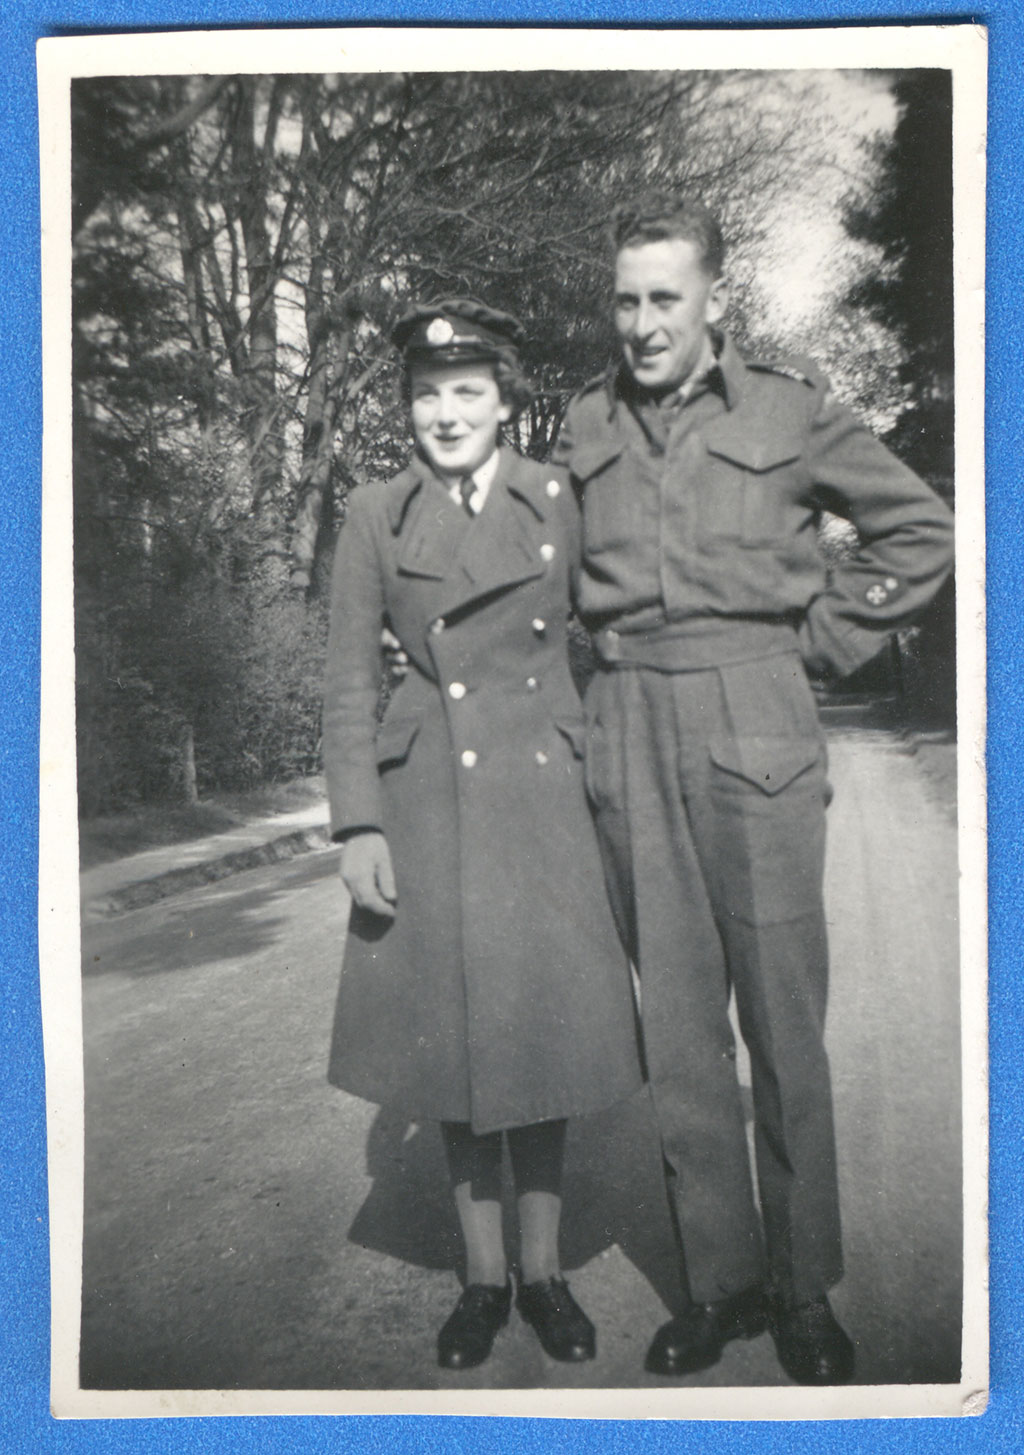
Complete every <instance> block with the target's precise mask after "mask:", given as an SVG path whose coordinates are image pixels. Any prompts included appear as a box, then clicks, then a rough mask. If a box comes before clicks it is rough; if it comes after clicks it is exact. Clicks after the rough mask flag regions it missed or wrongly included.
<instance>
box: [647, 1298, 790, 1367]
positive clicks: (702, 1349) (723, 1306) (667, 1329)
mask: <svg viewBox="0 0 1024 1455" xmlns="http://www.w3.org/2000/svg"><path fill="white" fill-rule="evenodd" d="M767 1327H768V1300H767V1299H766V1298H765V1295H764V1291H763V1290H762V1289H761V1288H748V1289H745V1290H744V1291H743V1293H733V1294H730V1295H729V1297H728V1298H720V1299H716V1300H715V1302H714V1303H693V1304H690V1306H689V1308H687V1309H684V1311H683V1312H682V1313H681V1314H679V1315H678V1316H677V1317H676V1318H674V1319H669V1321H668V1323H667V1324H662V1326H661V1328H660V1329H659V1330H658V1332H657V1333H656V1334H655V1336H654V1340H653V1342H652V1344H651V1347H650V1348H649V1349H648V1351H647V1359H646V1360H645V1362H644V1368H645V1369H646V1370H647V1372H648V1374H696V1373H697V1372H698V1370H700V1369H710V1368H711V1366H712V1364H717V1363H718V1361H719V1359H721V1357H722V1350H723V1349H724V1348H725V1346H726V1344H727V1343H728V1342H729V1340H730V1339H753V1338H754V1336H755V1335H756V1334H760V1333H761V1332H762V1331H763V1330H764V1329H766V1328H767Z"/></svg>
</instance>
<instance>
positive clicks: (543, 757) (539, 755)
mask: <svg viewBox="0 0 1024 1455" xmlns="http://www.w3.org/2000/svg"><path fill="white" fill-rule="evenodd" d="M533 757H534V761H535V762H536V763H537V764H538V766H539V767H541V768H543V767H544V764H545V763H546V762H547V760H548V755H547V753H545V751H544V749H543V748H538V749H537V751H536V752H535V753H534V755H533Z"/></svg>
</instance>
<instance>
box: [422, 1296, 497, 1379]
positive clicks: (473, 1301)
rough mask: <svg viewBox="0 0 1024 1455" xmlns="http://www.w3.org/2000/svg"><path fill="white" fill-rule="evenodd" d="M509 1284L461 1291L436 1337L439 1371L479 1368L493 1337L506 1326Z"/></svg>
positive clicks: (489, 1349)
mask: <svg viewBox="0 0 1024 1455" xmlns="http://www.w3.org/2000/svg"><path fill="white" fill-rule="evenodd" d="M511 1307H512V1283H511V1280H510V1281H509V1282H507V1283H505V1284H504V1285H503V1286H502V1285H494V1284H490V1283H470V1284H469V1285H468V1286H467V1287H466V1288H464V1289H463V1291H462V1297H461V1298H460V1299H459V1301H458V1303H457V1304H456V1305H455V1307H454V1309H453V1310H452V1312H451V1315H450V1316H449V1318H448V1320H447V1322H446V1323H445V1324H444V1326H443V1328H442V1329H441V1332H440V1333H439V1334H438V1336H437V1362H438V1364H440V1366H441V1368H442V1369H472V1368H474V1367H475V1366H476V1365H477V1364H482V1363H483V1362H484V1360H485V1359H486V1358H487V1356H488V1354H489V1353H490V1352H491V1349H492V1347H493V1345H494V1337H495V1335H496V1334H497V1332H498V1330H499V1329H500V1328H503V1327H504V1326H505V1324H507V1323H508V1314H509V1309H510V1308H511Z"/></svg>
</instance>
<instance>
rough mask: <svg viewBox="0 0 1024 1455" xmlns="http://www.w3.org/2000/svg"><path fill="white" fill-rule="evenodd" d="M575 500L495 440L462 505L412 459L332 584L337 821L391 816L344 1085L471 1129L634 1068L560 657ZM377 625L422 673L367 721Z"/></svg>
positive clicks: (356, 970) (349, 987)
mask: <svg viewBox="0 0 1024 1455" xmlns="http://www.w3.org/2000/svg"><path fill="white" fill-rule="evenodd" d="M578 558H579V515H578V511H577V509H576V505H575V502H574V500H573V498H572V494H571V492H570V490H569V488H568V483H567V480H566V477H565V475H564V473H562V472H560V471H557V470H552V469H551V467H550V466H541V465H538V464H536V463H535V462H533V461H530V460H524V459H521V458H520V457H519V456H517V455H514V454H513V453H512V452H511V451H509V450H501V451H500V457H499V464H498V470H497V474H496V476H495V477H494V479H493V481H492V482H491V484H490V490H489V494H488V496H487V502H486V505H485V506H484V508H483V510H482V511H481V513H480V514H479V515H478V516H477V517H476V518H475V519H473V520H470V519H469V518H468V517H467V515H466V513H465V511H464V510H463V509H462V508H461V506H460V505H458V504H456V503H455V502H454V501H453V499H452V498H451V496H450V495H449V492H448V490H447V489H446V488H445V486H444V485H443V484H442V483H441V482H440V480H439V479H438V478H437V477H436V476H435V475H434V474H433V473H432V471H431V470H430V468H429V467H428V466H427V465H426V464H425V463H424V462H423V461H422V460H420V459H419V458H415V459H414V460H413V462H412V463H411V465H410V466H409V467H408V469H406V470H403V471H402V472H401V473H400V474H399V475H398V476H396V477H395V478H394V479H392V480H389V481H386V482H384V483H382V484H379V485H375V486H370V487H366V488H364V489H362V490H360V491H359V492H358V493H357V494H356V495H355V496H354V497H353V499H352V502H351V507H350V511H349V516H348V519H347V520H346V522H345V526H344V528H343V530H342V532H341V536H340V538H339V543H338V552H337V557H336V561H335V566H334V575H333V582H332V605H331V623H332V625H331V633H330V639H329V642H328V650H327V678H326V688H325V698H324V766H325V772H326V776H327V786H328V791H329V796H330V802H331V821H332V828H333V831H334V834H335V835H336V836H338V837H341V836H343V835H345V834H346V833H347V832H351V831H353V830H356V829H366V828H371V829H379V830H382V831H383V832H384V834H385V835H386V838H387V842H388V845H389V847H390V851H391V856H392V860H393V863H394V870H395V880H396V884H397V890H398V898H397V904H396V906H395V917H394V920H393V921H388V920H381V919H378V918H376V917H375V916H373V915H371V914H367V913H363V912H360V911H358V910H354V911H353V914H352V919H351V923H350V927H349V936H348V941H347V944H346V947H345V962H344V968H343V973H342V983H341V989H340V992H339V998H338V1006H337V1015H336V1021H335V1028H334V1038H333V1046H332V1054H331V1067H330V1076H331V1079H332V1081H333V1082H334V1083H335V1084H336V1085H338V1086H341V1087H342V1088H344V1089H345V1090H347V1091H351V1092H355V1093H356V1094H357V1095H360V1096H364V1097H366V1098H367V1099H369V1100H371V1101H378V1102H385V1103H387V1104H388V1105H390V1106H393V1107H395V1108H397V1109H398V1110H400V1111H403V1112H404V1113H406V1114H407V1115H408V1116H409V1117H410V1118H412V1119H421V1118H436V1119H438V1120H441V1121H449V1122H451V1121H455V1122H469V1123H471V1124H472V1127H473V1129H474V1131H476V1132H480V1133H483V1132H489V1131H493V1130H497V1129H499V1128H505V1127H516V1126H526V1125H530V1124H532V1123H535V1122H539V1121H546V1120H551V1119H556V1118H560V1117H566V1116H571V1115H575V1114H577V1113H581V1112H589V1111H594V1110H596V1109H598V1108H599V1107H604V1106H608V1105H610V1104H611V1103H612V1102H615V1101H616V1100H618V1099H620V1098H622V1097H624V1096H628V1095H629V1094H630V1093H631V1092H632V1091H634V1090H635V1089H636V1088H637V1087H638V1086H639V1085H640V1068H639V1060H638V1050H637V1037H636V1027H635V1017H634V1011H633V1001H632V988H631V984H630V977H629V967H628V964H627V961H626V957H625V955H624V954H623V951H622V948H621V946H620V945H619V942H618V937H617V936H616V933H615V926H614V923H613V921H612V916H611V911H610V910H609V907H608V902H607V898H606V896H605V892H604V884H603V878H602V873H601V860H600V856H599V851H598V846H597V842H596V838H595V835H594V828H593V824H592V822H591V818H590V813H589V811H588V808H587V800H586V796H585V792H584V786H583V763H582V758H583V748H584V738H585V720H584V715H583V707H582V704H581V702H580V699H579V694H578V693H577V691H576V688H575V686H574V685H573V681H572V678H571V676H570V673H569V662H568V652H567V640H566V633H567V622H568V612H569V598H570V577H571V574H572V572H573V570H574V566H575V562H576V561H577V560H578ZM384 622H387V623H388V624H389V625H390V627H391V628H392V629H393V630H394V631H395V632H396V633H397V635H398V636H399V638H400V640H401V642H402V645H403V647H404V648H405V650H406V652H407V653H408V656H409V670H408V673H407V675H406V677H405V679H404V681H403V682H402V683H401V685H400V686H399V687H398V688H397V689H396V691H395V693H394V696H393V697H392V699H391V701H390V703H389V704H388V708H387V711H386V713H385V715H384V718H383V721H382V722H381V723H380V724H379V726H378V724H377V722H376V718H375V707H376V703H377V693H378V684H379V676H380V632H381V625H382V623H384Z"/></svg>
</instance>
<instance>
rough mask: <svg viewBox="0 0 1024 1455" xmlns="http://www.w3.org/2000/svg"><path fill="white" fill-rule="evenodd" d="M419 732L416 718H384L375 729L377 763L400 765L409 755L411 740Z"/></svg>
mask: <svg viewBox="0 0 1024 1455" xmlns="http://www.w3.org/2000/svg"><path fill="white" fill-rule="evenodd" d="M419 730H420V719H419V718H418V717H396V718H394V719H393V720H392V719H391V718H388V717H386V718H385V719H384V721H383V722H382V723H381V725H380V727H379V728H378V729H377V742H376V752H377V762H378V763H401V762H404V760H405V759H406V758H407V757H408V755H409V749H410V748H411V747H412V740H413V738H414V737H415V736H416V734H417V733H418V732H419Z"/></svg>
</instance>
